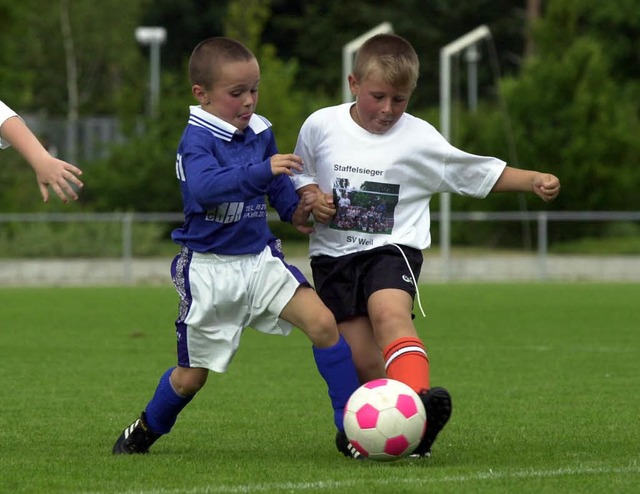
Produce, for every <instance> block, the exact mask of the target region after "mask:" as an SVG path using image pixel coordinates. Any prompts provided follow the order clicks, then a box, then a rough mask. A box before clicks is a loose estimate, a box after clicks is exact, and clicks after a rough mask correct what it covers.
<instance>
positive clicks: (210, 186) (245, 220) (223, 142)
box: [171, 106, 298, 255]
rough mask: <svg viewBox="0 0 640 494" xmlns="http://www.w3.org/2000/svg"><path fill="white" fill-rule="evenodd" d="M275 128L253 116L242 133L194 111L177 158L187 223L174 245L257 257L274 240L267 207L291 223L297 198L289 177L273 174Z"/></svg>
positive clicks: (199, 110)
mask: <svg viewBox="0 0 640 494" xmlns="http://www.w3.org/2000/svg"><path fill="white" fill-rule="evenodd" d="M277 152H278V150H277V148H276V143H275V138H274V136H273V132H272V130H271V123H270V122H269V121H268V120H266V119H265V118H263V117H260V116H258V115H255V114H254V115H253V116H252V118H251V121H250V122H249V126H248V127H247V128H246V129H245V131H244V132H241V131H239V130H238V129H236V127H234V126H233V125H231V124H229V123H227V122H225V121H223V120H221V119H219V118H217V117H215V116H214V115H212V114H210V113H208V112H206V111H204V110H203V109H202V108H201V107H199V106H191V107H190V115H189V122H188V124H187V127H186V129H185V130H184V133H183V134H182V138H181V140H180V144H179V146H178V154H177V159H176V174H177V176H178V180H179V181H180V188H181V190H182V200H183V205H184V218H185V221H184V224H183V225H182V227H180V228H177V229H175V230H174V231H173V233H172V235H171V237H172V238H173V240H174V241H175V242H176V243H178V244H180V245H184V246H186V247H188V248H189V249H191V250H193V251H195V252H201V253H206V252H210V253H215V254H223V255H241V254H257V253H259V252H261V251H262V250H263V249H264V248H265V246H266V245H267V244H268V243H269V242H270V241H272V240H274V238H275V237H274V235H273V234H272V233H271V230H270V229H269V225H268V223H267V203H266V200H265V197H268V199H269V204H270V205H271V206H272V207H273V208H274V209H275V210H276V211H277V212H278V214H279V216H280V219H281V220H282V221H286V222H290V221H291V217H292V215H293V212H294V211H295V209H296V207H297V204H298V195H297V193H296V191H295V188H294V187H293V184H292V182H291V180H290V179H289V177H288V176H287V175H277V176H275V175H273V173H272V171H271V156H272V155H274V154H275V153H277Z"/></svg>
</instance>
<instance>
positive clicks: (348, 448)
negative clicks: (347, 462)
mask: <svg viewBox="0 0 640 494" xmlns="http://www.w3.org/2000/svg"><path fill="white" fill-rule="evenodd" d="M336 448H338V451H340V453H342V454H343V455H345V456H346V457H347V458H354V459H356V460H364V456H362V455H361V454H360V452H359V451H358V450H357V449H356V448H354V447H353V445H352V444H351V443H350V442H349V439H348V438H347V435H346V434H345V433H344V432H340V431H338V432H336Z"/></svg>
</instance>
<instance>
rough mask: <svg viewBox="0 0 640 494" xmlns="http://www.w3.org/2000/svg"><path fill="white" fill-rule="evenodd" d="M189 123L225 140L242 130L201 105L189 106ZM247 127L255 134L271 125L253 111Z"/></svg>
mask: <svg viewBox="0 0 640 494" xmlns="http://www.w3.org/2000/svg"><path fill="white" fill-rule="evenodd" d="M189 125H195V126H196V127H202V128H203V129H207V130H209V131H210V132H211V133H212V134H213V135H215V136H216V137H218V138H220V139H223V140H225V141H230V140H231V139H232V138H233V136H234V134H236V133H241V132H242V131H241V130H240V129H238V128H237V127H235V126H234V125H231V124H230V123H229V122H225V121H224V120H222V119H221V118H218V117H216V116H215V115H212V114H211V113H209V112H207V111H205V110H203V109H202V107H201V106H196V105H193V106H190V107H189ZM249 127H250V128H251V130H252V131H253V132H254V133H255V134H256V135H257V134H259V133H260V132H262V131H265V130H267V129H268V128H269V127H271V122H269V120H267V119H266V118H264V117H263V116H260V115H256V114H255V113H254V114H253V115H251V120H249Z"/></svg>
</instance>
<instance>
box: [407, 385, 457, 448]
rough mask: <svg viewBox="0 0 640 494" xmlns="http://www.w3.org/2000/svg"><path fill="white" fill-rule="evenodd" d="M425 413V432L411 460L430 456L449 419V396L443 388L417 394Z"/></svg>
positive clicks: (450, 407) (450, 408)
mask: <svg viewBox="0 0 640 494" xmlns="http://www.w3.org/2000/svg"><path fill="white" fill-rule="evenodd" d="M419 396H420V399H421V400H422V403H424V409H425V411H426V412H427V430H426V432H425V433H424V437H423V438H422V441H420V444H418V447H417V448H416V449H415V450H414V452H413V453H412V454H411V455H410V456H411V457H412V458H423V457H429V456H431V446H432V445H433V443H434V441H435V440H436V437H437V436H438V434H439V433H440V431H441V430H442V429H443V428H444V426H445V425H446V424H447V422H448V421H449V418H450V417H451V410H452V406H451V395H450V394H449V392H448V391H447V390H446V389H444V388H431V389H429V390H428V391H427V390H423V391H421V392H420V393H419Z"/></svg>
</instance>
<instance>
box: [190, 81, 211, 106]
mask: <svg viewBox="0 0 640 494" xmlns="http://www.w3.org/2000/svg"><path fill="white" fill-rule="evenodd" d="M191 93H192V94H193V96H194V97H195V98H196V99H197V100H198V102H199V103H200V104H201V105H207V104H209V96H208V95H207V91H206V90H205V89H204V88H203V87H202V86H201V85H200V84H194V85H193V86H192V87H191Z"/></svg>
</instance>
